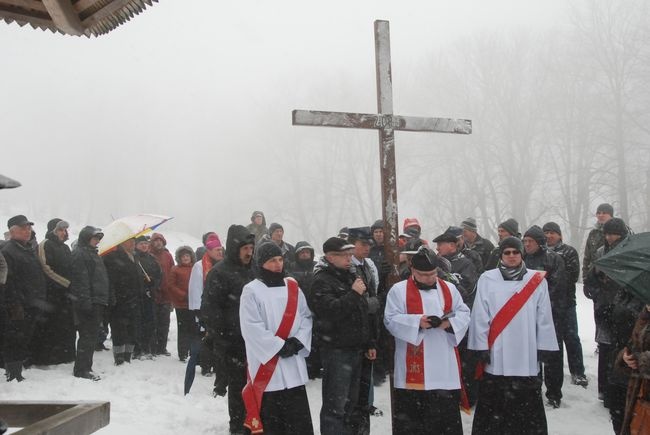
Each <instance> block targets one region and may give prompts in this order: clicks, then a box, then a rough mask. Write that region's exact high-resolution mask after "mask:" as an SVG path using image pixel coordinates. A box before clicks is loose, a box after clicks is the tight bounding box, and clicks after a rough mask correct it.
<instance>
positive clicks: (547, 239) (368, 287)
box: [0, 204, 650, 435]
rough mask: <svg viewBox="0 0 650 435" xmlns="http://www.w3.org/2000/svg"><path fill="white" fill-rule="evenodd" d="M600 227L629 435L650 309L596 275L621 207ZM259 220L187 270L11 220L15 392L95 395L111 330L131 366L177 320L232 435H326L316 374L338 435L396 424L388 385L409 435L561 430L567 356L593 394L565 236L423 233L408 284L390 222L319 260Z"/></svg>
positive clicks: (128, 246) (4, 325)
mask: <svg viewBox="0 0 650 435" xmlns="http://www.w3.org/2000/svg"><path fill="white" fill-rule="evenodd" d="M596 219H597V223H596V226H595V228H594V229H593V230H592V231H591V232H590V233H589V236H588V239H587V242H586V246H585V250H584V256H583V261H582V278H583V282H584V292H585V295H586V296H587V297H588V298H590V299H592V300H593V303H594V319H595V323H596V342H597V343H598V378H597V385H598V396H599V399H600V400H602V401H603V404H604V406H605V407H607V408H609V411H610V415H611V418H612V425H613V429H614V431H615V432H616V433H619V432H620V430H621V428H622V427H624V426H625V425H629V424H630V420H634V419H630V418H627V419H626V418H625V417H626V416H625V414H626V412H625V411H626V401H628V400H629V398H628V397H627V396H628V395H629V394H628V384H629V383H630V382H629V380H630V377H631V376H633V378H634V377H635V376H637V375H638V373H639V372H640V373H641V374H645V375H648V374H650V356H648V355H650V353H648V352H650V344H647V343H650V341H649V340H645V335H646V332H645V331H646V327H645V325H646V324H647V323H648V321H649V320H650V313H649V312H648V310H647V309H646V307H648V306H650V305H646V303H647V302H650V301H643V300H639V299H638V298H637V297H635V296H634V295H633V294H632V293H630V292H628V291H626V290H625V288H624V287H621V286H620V285H618V284H617V283H616V282H614V281H613V280H611V279H610V278H609V277H608V276H607V275H606V274H605V273H604V272H602V271H600V270H599V269H598V267H597V266H595V265H594V264H593V262H594V261H595V259H597V258H599V257H601V256H602V255H604V254H606V253H607V252H608V251H610V250H611V249H613V248H614V247H616V246H617V244H619V243H620V242H621V241H622V240H624V239H625V238H626V237H627V236H628V235H629V234H630V230H629V228H628V227H627V225H626V224H625V222H623V220H621V219H620V218H616V217H614V210H613V208H612V206H611V205H609V204H601V205H600V206H599V207H598V209H597V212H596ZM250 220H251V223H250V224H249V225H248V226H243V225H231V226H230V228H228V232H227V238H226V243H225V247H224V246H223V245H222V243H221V239H220V238H219V236H218V234H217V233H215V232H209V233H206V234H204V236H203V238H202V246H200V247H198V248H196V249H194V248H192V247H189V246H181V247H179V248H178V249H176V252H175V255H174V256H172V254H171V253H170V252H169V250H168V249H167V248H166V245H167V242H166V240H165V238H164V236H163V235H162V234H160V233H153V234H152V235H151V237H149V236H139V237H137V238H132V239H130V240H127V241H125V242H123V243H121V244H119V245H118V246H116V247H114V248H113V249H110V250H109V251H108V252H106V253H103V254H102V256H100V255H99V253H98V250H97V245H98V244H99V242H100V241H101V239H102V237H103V233H102V230H101V229H99V228H96V227H93V226H86V227H84V228H83V229H81V230H80V231H79V236H78V239H77V240H76V241H75V242H74V243H73V244H72V245H73V248H72V249H71V248H70V247H69V246H68V245H67V243H66V241H67V240H68V229H69V224H68V223H67V222H66V221H64V220H62V219H52V220H51V221H49V222H48V225H47V234H46V235H45V238H44V240H43V241H42V242H40V243H38V242H37V240H36V237H35V234H34V231H33V229H32V227H33V223H32V222H31V221H29V219H27V218H26V217H25V216H23V215H18V216H14V217H12V218H11V219H9V221H8V229H9V231H8V233H7V239H8V240H6V241H4V242H3V243H2V245H1V246H0V288H1V289H2V292H1V294H0V337H2V340H1V344H0V356H1V358H2V361H1V362H2V364H3V365H4V368H5V373H6V378H7V381H13V380H16V381H19V382H20V381H22V380H24V377H23V369H24V368H25V367H29V366H30V365H34V364H36V365H52V364H60V363H69V362H74V368H73V375H74V376H77V377H80V378H86V379H90V380H95V381H97V380H99V376H98V375H97V374H96V373H95V372H93V370H92V364H93V354H94V352H95V351H102V350H107V348H106V346H105V342H106V339H107V337H108V336H109V333H110V339H111V342H112V346H111V349H112V352H113V356H114V361H115V364H116V365H123V364H125V363H128V362H130V361H131V359H132V358H146V359H153V358H154V357H155V356H157V355H164V356H169V355H170V353H169V352H168V350H167V342H168V333H169V324H170V312H171V311H172V310H175V314H176V315H175V317H176V322H177V330H178V337H177V350H178V357H179V359H180V360H181V361H186V359H188V358H189V362H188V371H191V372H192V376H193V372H194V370H195V369H194V364H199V365H200V366H201V372H202V373H203V374H204V375H206V376H214V395H215V396H225V395H227V396H228V411H229V418H230V422H229V427H230V432H231V433H233V434H238V433H248V432H252V433H261V431H262V430H263V431H264V432H265V433H268V434H276V433H277V434H286V433H300V434H308V433H313V428H312V420H311V415H310V411H309V406H308V399H307V394H306V390H305V385H306V383H307V382H309V380H310V379H315V378H321V379H322V407H321V411H320V415H319V418H320V428H321V433H323V434H336V435H339V434H355V435H356V434H367V433H369V432H370V417H371V416H380V415H382V414H383V413H382V410H379V409H377V407H375V406H374V400H373V398H374V393H373V390H374V387H376V386H378V385H381V384H383V383H384V382H386V379H387V376H388V375H389V373H390V374H392V375H393V387H394V401H393V403H394V406H395V408H394V409H393V410H392V415H393V433H396V434H420V433H422V434H424V433H449V434H459V433H462V431H463V430H462V425H461V418H460V410H461V409H466V410H469V409H471V408H474V410H475V411H474V424H473V426H472V433H475V434H510V433H512V434H514V433H527V434H528V433H530V434H532V433H536V434H537V433H539V434H544V433H547V425H546V412H545V406H544V401H543V398H542V384H544V385H545V397H546V405H547V407H550V408H558V407H560V406H562V398H563V395H562V389H563V382H564V348H566V353H567V360H568V367H569V371H570V375H571V383H572V384H574V385H576V386H581V387H585V388H586V387H587V385H588V383H589V380H588V378H587V377H586V376H585V367H584V363H583V350H582V347H581V343H580V337H579V335H578V322H577V316H576V284H577V282H578V279H579V276H580V260H579V255H578V251H577V250H576V249H575V248H573V247H571V246H569V245H567V244H565V243H564V242H563V240H562V230H561V227H560V226H559V225H558V224H557V223H555V222H547V223H546V224H544V225H543V226H541V227H540V226H537V225H533V226H531V227H530V228H528V229H527V230H526V231H525V232H524V234H523V236H522V234H521V233H520V232H519V224H518V222H517V221H516V220H514V219H507V220H505V221H504V222H502V223H501V224H500V225H499V226H498V229H497V233H498V236H499V241H498V244H497V246H496V247H495V246H494V245H493V244H492V243H491V242H490V241H489V240H487V239H485V238H483V237H481V236H480V235H479V234H478V226H477V222H476V220H475V219H473V218H467V219H465V220H463V221H462V222H461V223H460V225H458V226H450V227H448V228H447V229H446V230H445V231H444V232H442V234H440V235H438V236H437V237H435V238H434V239H433V240H432V241H431V242H429V241H427V240H425V239H424V238H422V234H421V225H420V223H419V221H418V220H417V219H415V218H408V219H405V220H404V222H403V226H402V232H401V233H400V237H399V250H400V257H399V267H398V268H395V267H394V266H393V265H391V264H388V262H387V261H386V260H385V256H384V222H383V221H381V220H378V221H376V222H374V223H373V224H372V225H369V226H365V227H355V228H348V227H344V228H342V229H341V230H340V231H339V234H337V235H336V236H333V237H330V238H329V239H327V240H326V241H325V242H324V243H323V244H322V254H323V255H322V256H319V257H318V258H317V257H316V252H315V249H314V247H313V246H312V245H311V244H310V243H308V242H307V241H301V242H298V243H297V244H296V245H295V247H294V246H293V245H291V244H289V243H287V242H286V241H285V240H284V229H283V227H282V225H280V224H278V223H271V224H270V225H269V226H268V227H267V225H266V220H265V216H264V213H263V212H261V211H255V212H253V214H252V215H251V219H250ZM430 243H432V244H435V247H436V249H435V250H434V249H432V248H430V247H429V245H430ZM635 325H636V326H635ZM644 382H645V381H644ZM644 382H642V384H643V385H645V383H644ZM638 385H639V383H638V382H637V384H636V386H637V388H636V391H637V393H639V388H638ZM187 391H188V390H187V386H186V393H187ZM640 391H641V392H640V393H639V394H641V395H644V394H650V389H643V388H641V389H640ZM644 398H645V397H644ZM628 405H629V404H628ZM628 408H629V406H628ZM628 413H629V412H628ZM633 423H634V422H633ZM636 423H638V419H637V421H636ZM636 423H635V424H636Z"/></svg>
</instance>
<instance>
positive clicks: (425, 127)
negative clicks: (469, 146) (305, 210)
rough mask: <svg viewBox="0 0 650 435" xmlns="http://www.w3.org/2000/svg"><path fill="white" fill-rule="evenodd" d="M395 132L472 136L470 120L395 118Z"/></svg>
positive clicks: (417, 117)
mask: <svg viewBox="0 0 650 435" xmlns="http://www.w3.org/2000/svg"><path fill="white" fill-rule="evenodd" d="M393 122H394V124H395V125H397V127H395V130H403V131H429V132H432V133H457V134H472V121H470V120H469V119H451V118H423V117H419V116H399V115H397V116H393Z"/></svg>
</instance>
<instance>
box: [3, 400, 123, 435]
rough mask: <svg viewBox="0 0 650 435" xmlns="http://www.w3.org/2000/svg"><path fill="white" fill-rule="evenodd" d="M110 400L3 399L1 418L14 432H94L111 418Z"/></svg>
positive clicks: (25, 434)
mask: <svg viewBox="0 0 650 435" xmlns="http://www.w3.org/2000/svg"><path fill="white" fill-rule="evenodd" d="M110 414H111V404H110V402H31V401H16V402H14V401H0V418H2V419H3V420H4V421H6V423H7V424H8V425H9V427H13V428H22V429H20V430H18V431H15V432H12V433H13V434H16V435H18V434H20V435H29V434H47V435H64V434H65V435H68V434H79V435H85V434H91V433H93V432H96V431H98V430H100V429H101V428H103V427H105V426H107V425H108V424H109V422H110Z"/></svg>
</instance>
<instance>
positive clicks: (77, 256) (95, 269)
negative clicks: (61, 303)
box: [70, 227, 109, 311]
mask: <svg viewBox="0 0 650 435" xmlns="http://www.w3.org/2000/svg"><path fill="white" fill-rule="evenodd" d="M94 230H95V229H94V228H93V227H84V228H83V229H82V230H81V231H80V232H79V241H78V242H77V246H76V247H75V249H74V250H73V251H72V258H71V263H70V298H71V299H72V304H73V306H74V307H75V309H79V310H81V311H90V309H91V308H92V305H93V304H98V305H103V306H107V305H108V300H109V284H108V272H107V271H106V267H105V266H104V262H103V261H102V258H101V257H100V256H99V254H98V253H97V248H93V247H92V246H90V239H91V238H92V236H93V234H94Z"/></svg>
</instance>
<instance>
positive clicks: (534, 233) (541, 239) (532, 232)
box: [524, 225, 546, 246]
mask: <svg viewBox="0 0 650 435" xmlns="http://www.w3.org/2000/svg"><path fill="white" fill-rule="evenodd" d="M524 237H530V238H531V239H533V240H534V241H536V242H537V244H538V245H539V246H545V245H546V236H545V235H544V231H543V230H542V229H541V228H540V227H539V225H533V226H532V227H530V228H528V230H527V231H526V233H524Z"/></svg>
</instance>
